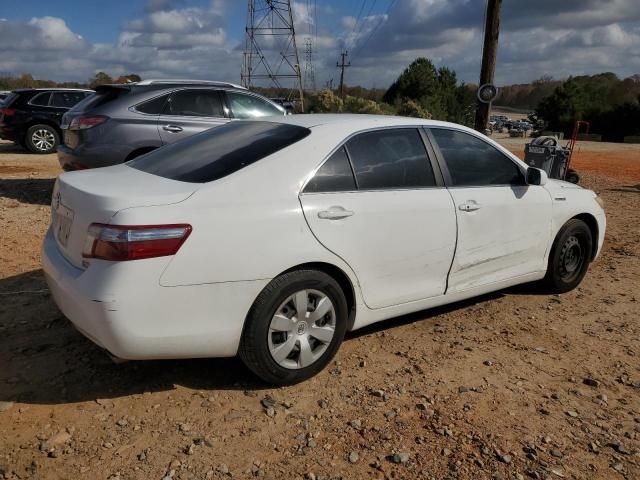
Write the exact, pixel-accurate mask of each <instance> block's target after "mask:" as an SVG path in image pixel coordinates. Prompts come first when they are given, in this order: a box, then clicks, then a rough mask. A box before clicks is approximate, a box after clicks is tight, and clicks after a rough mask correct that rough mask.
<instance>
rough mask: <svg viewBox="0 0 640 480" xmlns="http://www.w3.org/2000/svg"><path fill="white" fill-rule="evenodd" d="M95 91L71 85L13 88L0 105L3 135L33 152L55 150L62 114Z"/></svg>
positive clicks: (59, 134) (0, 132) (0, 130)
mask: <svg viewBox="0 0 640 480" xmlns="http://www.w3.org/2000/svg"><path fill="white" fill-rule="evenodd" d="M93 93H94V92H93V90H80V89H69V88H23V89H20V90H14V91H13V92H11V93H10V94H9V96H8V97H7V98H6V99H5V100H4V101H3V102H2V104H1V105H0V138H5V139H7V140H12V141H14V142H16V143H18V144H20V145H22V146H23V147H26V148H28V149H29V150H30V151H32V152H33V153H53V152H55V151H56V147H57V146H58V144H59V143H60V137H61V132H60V121H61V120H62V115H64V114H65V113H66V112H67V111H68V110H69V109H70V108H71V107H73V106H74V105H75V104H76V103H78V102H80V101H81V100H84V99H85V98H86V97H87V96H89V95H92V94H93Z"/></svg>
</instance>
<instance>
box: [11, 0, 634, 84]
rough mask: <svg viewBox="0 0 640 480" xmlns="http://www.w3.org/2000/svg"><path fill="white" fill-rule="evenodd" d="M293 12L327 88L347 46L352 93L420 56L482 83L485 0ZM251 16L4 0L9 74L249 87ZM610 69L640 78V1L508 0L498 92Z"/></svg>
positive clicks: (183, 5)
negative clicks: (133, 77)
mask: <svg viewBox="0 0 640 480" xmlns="http://www.w3.org/2000/svg"><path fill="white" fill-rule="evenodd" d="M261 1H264V0H256V2H257V3H260V2H261ZM292 9H293V16H294V24H295V28H296V38H297V42H298V53H299V59H300V60H299V61H300V64H301V68H302V69H303V70H304V50H305V48H304V47H305V40H307V39H309V40H311V44H312V49H313V56H312V59H313V65H314V68H315V78H316V85H317V87H323V86H325V85H326V84H327V82H329V81H331V80H332V79H333V85H334V86H335V85H337V82H338V80H339V76H340V72H339V70H338V69H337V68H336V62H337V60H338V59H339V54H340V52H341V51H343V50H346V51H348V52H349V56H348V57H347V61H350V62H351V66H350V67H349V68H347V69H346V73H345V81H346V83H347V84H348V85H362V86H365V87H378V88H385V87H387V86H389V84H390V83H391V82H393V80H394V79H395V78H397V76H398V75H399V74H400V73H401V72H402V70H403V69H404V68H406V66H407V65H409V64H410V63H411V62H412V61H413V60H414V59H415V58H417V57H420V56H424V57H427V58H430V59H431V60H432V61H433V62H434V63H435V65H436V66H438V67H439V66H447V67H449V68H452V69H453V70H455V71H456V72H457V74H458V79H459V80H461V81H464V82H467V83H477V82H478V77H479V71H480V61H481V55H482V36H483V23H484V9H485V0H342V1H340V0H326V1H322V0H292ZM246 16H247V2H246V1H244V0H110V1H109V0H99V1H98V0H56V1H52V0H2V2H0V75H6V74H14V75H15V74H17V75H19V74H21V73H31V74H32V75H33V76H34V77H36V78H46V79H53V80H58V81H86V80H87V79H88V78H89V77H91V76H93V75H94V74H95V73H96V72H97V71H105V72H107V73H108V74H110V75H112V76H114V77H117V76H119V75H122V74H129V73H137V74H139V75H141V76H142V77H143V78H197V79H212V80H221V81H232V82H236V83H238V82H239V81H240V71H241V68H242V58H243V49H244V45H245V24H246ZM280 41H284V40H283V39H282V38H281V39H280ZM261 45H262V48H263V52H264V54H265V56H266V57H267V58H268V59H271V63H273V59H274V58H276V57H278V55H279V52H280V51H282V50H285V49H286V48H285V47H286V46H285V45H279V44H277V43H274V41H273V39H272V38H269V37H264V38H263V42H262V43H261ZM274 68H276V67H274ZM281 68H282V67H281ZM281 71H282V72H284V71H285V69H284V68H282V70H281ZM604 71H610V72H614V73H616V74H617V75H618V76H619V77H621V78H624V77H628V76H631V75H633V74H637V73H640V0H535V1H534V0H504V2H503V7H502V17H501V31H500V41H499V46H498V61H497V67H496V74H495V83H496V84H498V85H507V84H514V83H527V82H530V81H532V80H535V79H537V78H540V77H542V76H549V75H550V76H552V77H554V78H557V79H562V78H566V77H568V76H569V75H582V74H593V73H598V72H604ZM284 84H285V85H286V82H284Z"/></svg>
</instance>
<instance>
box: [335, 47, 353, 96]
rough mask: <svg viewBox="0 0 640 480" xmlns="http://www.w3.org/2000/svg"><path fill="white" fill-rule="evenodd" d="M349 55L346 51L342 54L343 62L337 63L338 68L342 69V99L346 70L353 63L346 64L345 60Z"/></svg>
mask: <svg viewBox="0 0 640 480" xmlns="http://www.w3.org/2000/svg"><path fill="white" fill-rule="evenodd" d="M348 55H349V52H347V51H344V52H342V53H341V54H340V57H341V58H342V61H341V62H340V63H336V67H338V68H339V69H340V97H341V98H344V69H345V68H346V67H350V66H351V62H349V63H344V59H345V58H346V57H347V56H348Z"/></svg>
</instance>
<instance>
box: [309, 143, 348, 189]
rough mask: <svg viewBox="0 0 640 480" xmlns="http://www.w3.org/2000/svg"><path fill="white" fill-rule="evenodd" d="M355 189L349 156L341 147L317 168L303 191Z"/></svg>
mask: <svg viewBox="0 0 640 480" xmlns="http://www.w3.org/2000/svg"><path fill="white" fill-rule="evenodd" d="M355 189H356V182H355V179H354V178H353V172H352V171H351V166H350V165H349V158H348V157H347V154H346V152H345V150H344V147H341V148H340V149H339V150H336V152H335V153H334V154H333V155H331V156H330V157H329V158H328V159H327V161H326V162H324V163H323V164H322V166H321V167H320V168H319V169H318V171H317V172H316V174H315V175H314V176H313V178H312V179H311V180H309V183H307V186H306V187H305V188H304V193H321V192H349V191H353V190H355Z"/></svg>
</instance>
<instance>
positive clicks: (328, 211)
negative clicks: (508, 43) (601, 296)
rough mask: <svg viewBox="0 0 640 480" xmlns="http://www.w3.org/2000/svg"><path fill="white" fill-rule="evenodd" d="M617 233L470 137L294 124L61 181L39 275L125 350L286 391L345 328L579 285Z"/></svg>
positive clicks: (251, 124)
mask: <svg viewBox="0 0 640 480" xmlns="http://www.w3.org/2000/svg"><path fill="white" fill-rule="evenodd" d="M604 233H605V214H604V211H603V209H602V202H601V200H600V198H599V197H598V196H597V195H596V194H595V193H593V192H592V191H590V190H586V189H583V188H580V187H578V186H576V185H573V184H570V183H566V182H562V181H557V180H549V179H547V176H546V174H545V173H544V172H543V171H541V170H538V169H535V168H527V166H526V165H525V164H524V163H523V162H521V161H520V160H518V159H517V158H516V157H515V156H514V155H513V154H511V153H510V152H509V151H508V150H506V149H504V148H503V147H501V146H500V145H498V144H497V143H495V142H494V141H492V140H491V139H489V138H487V137H485V136H483V135H481V134H479V133H477V132H475V131H473V130H470V129H468V128H465V127H462V126H460V125H454V124H450V123H444V122H437V121H429V120H419V119H415V118H400V117H388V116H367V115H296V116H289V117H285V118H283V117H278V118H275V117H273V118H267V119H265V120H261V121H236V122H231V123H229V124H228V125H225V126H222V127H219V128H216V129H213V130H209V131H207V132H204V133H201V134H199V135H196V136H193V137H191V138H189V139H186V140H184V141H182V142H179V143H176V144H173V145H169V146H166V147H163V148H161V149H158V150H156V151H154V152H151V153H149V154H147V155H145V156H143V157H139V158H138V159H135V160H133V161H130V162H128V163H126V164H123V165H118V166H114V167H109V168H102V169H95V170H88V171H80V172H72V173H64V174H62V175H61V176H60V177H59V178H58V180H57V182H56V185H55V188H54V192H53V201H52V224H51V228H50V229H49V231H48V233H47V235H46V238H45V240H44V246H43V266H44V271H45V274H46V278H47V281H48V283H49V286H50V289H51V292H52V294H53V297H54V299H55V301H56V303H57V304H58V306H59V307H60V309H61V310H62V312H63V313H64V314H65V315H66V316H67V317H68V318H69V319H70V320H71V321H72V322H73V323H74V325H75V326H76V327H77V329H78V330H79V331H81V332H82V333H83V334H84V335H86V336H87V337H88V338H90V339H91V340H93V341H94V342H95V343H97V344H98V345H100V346H101V347H103V348H104V349H106V350H108V351H109V352H110V353H111V354H112V355H113V356H115V357H119V358H123V359H154V358H187V357H226V356H234V355H236V354H239V355H240V357H241V358H242V360H243V361H244V362H245V363H246V364H247V366H248V367H249V368H250V369H251V370H253V371H254V372H255V373H256V374H257V375H258V376H259V377H261V378H262V379H264V380H265V381H267V382H270V383H274V384H289V383H294V382H298V381H301V380H303V379H306V378H308V377H310V376H312V375H314V374H316V373H317V372H318V371H320V370H321V369H322V368H323V367H324V366H325V365H326V364H327V363H328V362H329V361H330V360H331V358H332V357H333V356H334V354H335V353H336V351H337V349H338V347H339V345H340V343H341V342H342V339H343V337H344V335H345V332H346V331H350V330H355V329H357V328H361V327H363V326H365V325H369V324H371V323H374V322H378V321H381V320H384V319H388V318H391V317H396V316H398V315H403V314H406V313H409V312H415V311H418V310H423V309H426V308H431V307H435V306H438V305H443V304H447V303H451V302H456V301H459V300H462V299H465V298H469V297H474V296H477V295H481V294H484V293H487V292H490V291H494V290H499V289H503V288H505V287H509V286H511V285H515V284H519V283H524V282H531V281H535V280H544V282H545V283H546V285H547V287H548V289H549V291H552V292H566V291H568V290H571V289H572V288H574V287H576V286H577V285H578V284H579V283H580V281H581V280H582V279H583V277H584V275H585V273H586V271H587V268H588V266H589V263H590V262H591V261H592V260H594V259H595V258H596V257H597V255H598V253H599V251H600V248H601V246H602V242H603V239H604Z"/></svg>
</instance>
